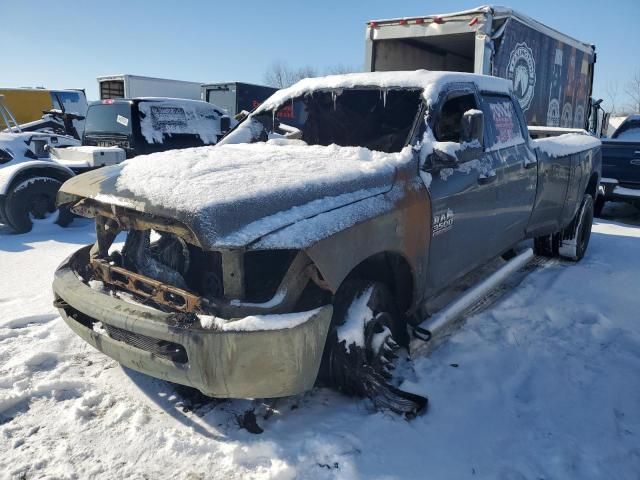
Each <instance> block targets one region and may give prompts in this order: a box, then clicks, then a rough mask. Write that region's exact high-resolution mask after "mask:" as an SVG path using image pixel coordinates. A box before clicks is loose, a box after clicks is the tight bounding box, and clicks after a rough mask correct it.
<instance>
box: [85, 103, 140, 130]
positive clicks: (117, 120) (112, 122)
mask: <svg viewBox="0 0 640 480" xmlns="http://www.w3.org/2000/svg"><path fill="white" fill-rule="evenodd" d="M85 133H110V134H113V133H118V134H122V135H129V134H130V133H131V105H130V104H129V103H112V104H98V105H91V106H90V107H89V110H87V119H86V124H85Z"/></svg>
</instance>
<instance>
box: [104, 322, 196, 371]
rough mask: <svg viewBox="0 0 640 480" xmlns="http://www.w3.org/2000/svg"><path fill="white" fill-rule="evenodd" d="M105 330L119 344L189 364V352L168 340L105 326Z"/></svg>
mask: <svg viewBox="0 0 640 480" xmlns="http://www.w3.org/2000/svg"><path fill="white" fill-rule="evenodd" d="M104 328H105V330H106V331H107V333H108V334H109V336H110V337H111V338H112V339H114V340H117V341H119V342H123V343H126V344H127V345H131V346H132V347H136V348H139V349H140V350H145V351H147V352H150V353H153V354H154V355H155V356H156V357H160V358H164V359H165V360H170V361H172V362H175V363H187V361H188V358H187V352H186V350H185V349H184V347H183V346H182V345H178V344H177V343H174V342H169V341H166V340H158V339H156V338H151V337H147V336H146V335H140V334H139V333H133V332H130V331H128V330H123V329H122V328H117V327H114V326H112V325H107V324H104Z"/></svg>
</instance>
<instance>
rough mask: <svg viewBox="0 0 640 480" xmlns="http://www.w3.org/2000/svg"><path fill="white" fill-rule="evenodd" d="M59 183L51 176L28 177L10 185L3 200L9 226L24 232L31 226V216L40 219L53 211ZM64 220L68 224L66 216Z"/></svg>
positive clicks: (18, 231)
mask: <svg viewBox="0 0 640 480" xmlns="http://www.w3.org/2000/svg"><path fill="white" fill-rule="evenodd" d="M61 185H62V182H61V181H60V180H58V179H55V178H51V177H30V178H26V179H23V180H21V181H19V182H17V183H16V184H15V185H12V186H11V188H10V189H9V192H8V194H7V197H6V201H5V215H6V217H7V222H8V223H9V226H10V227H12V228H13V230H15V231H16V232H17V233H26V232H29V231H30V230H31V228H32V226H33V223H32V222H31V217H32V216H33V218H36V219H42V218H45V217H46V216H47V214H50V213H53V212H55V210H56V193H57V192H58V190H59V189H60V186H61ZM64 221H66V224H67V225H68V224H69V220H68V218H65V219H63V223H64ZM63 226H66V225H63Z"/></svg>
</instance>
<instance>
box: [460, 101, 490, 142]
mask: <svg viewBox="0 0 640 480" xmlns="http://www.w3.org/2000/svg"><path fill="white" fill-rule="evenodd" d="M460 132H461V134H460V137H461V138H460V143H474V142H476V141H477V142H478V143H479V144H480V147H482V145H483V143H484V141H483V140H484V114H483V113H482V112H481V111H480V110H475V109H474V110H467V111H466V112H464V114H463V115H462V119H461V120H460Z"/></svg>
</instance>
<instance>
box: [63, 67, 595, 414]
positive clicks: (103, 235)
mask: <svg viewBox="0 0 640 480" xmlns="http://www.w3.org/2000/svg"><path fill="white" fill-rule="evenodd" d="M283 108H292V109H293V111H294V112H297V115H296V116H295V118H293V119H291V121H290V122H288V123H287V124H285V123H283V122H281V121H279V120H278V116H277V113H278V111H279V110H281V109H283ZM599 177H600V141H599V140H598V139H596V138H594V137H591V136H589V135H578V134H569V135H562V136H559V137H556V138H545V139H540V140H535V141H534V140H531V139H530V137H529V135H528V133H527V126H526V123H525V118H524V115H523V113H522V110H521V108H520V106H519V104H518V101H517V99H516V98H515V97H514V93H513V91H512V89H511V82H508V81H506V80H504V79H500V78H495V77H489V76H482V75H474V74H463V73H440V72H427V71H417V72H389V73H381V72H376V73H360V74H349V75H342V76H330V77H325V78H318V79H307V80H303V81H301V82H299V83H297V84H295V85H293V86H292V87H290V88H287V89H284V90H281V91H279V92H277V93H276V94H274V95H273V96H272V97H270V98H269V99H267V100H266V101H265V102H264V103H263V104H262V105H261V106H260V107H259V108H258V109H257V110H255V111H254V112H253V113H252V114H251V115H250V116H249V117H248V118H247V119H246V120H245V121H244V122H242V123H240V124H239V125H238V126H237V127H236V128H235V129H234V130H232V131H231V132H230V133H229V134H228V135H227V136H226V137H225V139H224V140H223V141H222V142H221V143H220V145H218V146H216V148H213V149H192V150H185V151H182V152H164V153H160V154H156V155H155V156H154V161H153V162H151V161H147V162H139V161H136V160H133V161H131V162H127V164H126V165H125V166H115V167H108V168H105V169H102V170H100V171H99V172H89V173H87V174H84V175H81V176H78V177H76V178H73V179H71V180H69V181H68V182H66V183H65V184H64V186H63V187H62V189H61V190H60V193H59V196H58V201H59V202H60V203H61V204H63V205H67V204H68V205H72V209H73V211H74V212H76V213H78V214H80V215H84V216H89V217H95V219H96V232H97V242H96V243H95V245H88V246H86V247H84V248H81V249H80V250H78V251H77V252H76V253H75V254H73V255H72V256H71V257H70V258H69V259H67V260H66V261H65V262H64V263H63V264H62V265H61V266H60V267H59V268H58V270H57V271H56V273H55V280H54V284H53V289H54V292H55V305H56V306H57V307H58V308H59V311H60V313H61V315H62V317H63V318H64V320H65V322H66V323H67V324H68V325H69V327H70V328H71V329H72V330H73V331H74V332H76V333H77V334H78V335H79V336H81V337H82V338H83V339H84V340H86V341H87V342H89V343H90V344H91V345H93V346H94V347H95V348H97V349H99V350H101V351H102V352H104V353H106V354H107V355H109V356H111V357H113V358H115V359H116V360H117V361H119V362H120V363H122V364H123V365H126V366H128V367H130V368H132V369H135V370H138V371H141V372H145V373H147V374H149V375H152V376H155V377H158V378H162V379H165V380H170V381H173V382H176V383H180V384H185V385H190V386H193V387H196V388H198V389H199V390H201V391H202V392H203V393H205V394H207V395H210V396H214V397H242V398H273V397H281V396H288V395H294V394H299V393H301V392H303V391H305V390H308V389H309V388H311V387H312V386H313V385H314V384H315V383H316V382H322V383H323V384H329V385H333V386H335V387H336V388H338V389H340V390H342V391H345V392H349V393H354V394H360V395H368V396H369V397H371V398H372V399H373V400H374V402H375V403H376V404H377V405H379V406H382V407H387V408H390V409H391V410H393V411H396V412H403V413H415V412H417V411H419V410H420V409H421V408H423V407H424V405H425V402H424V399H423V398H422V397H420V396H417V395H414V394H410V393H408V392H404V391H402V390H400V389H398V388H397V387H395V386H394V385H392V384H391V383H390V382H389V381H388V379H389V378H391V374H392V371H393V364H394V358H395V357H396V352H397V349H398V348H399V346H404V347H407V345H408V342H409V332H410V329H409V327H411V326H412V325H417V324H418V323H420V322H421V321H422V320H423V306H424V305H425V303H426V302H427V301H428V300H429V299H431V298H433V297H434V296H436V295H437V294H438V293H439V292H442V291H443V290H445V289H447V288H448V287H449V286H450V285H451V284H452V283H453V282H454V281H455V280H456V279H458V278H460V277H461V276H463V275H465V274H466V273H468V272H470V271H471V270H474V269H476V268H479V267H481V266H483V265H485V264H486V263H487V262H489V261H490V260H491V259H493V258H495V257H497V256H500V255H501V254H503V253H505V252H507V251H509V250H510V249H512V248H513V247H514V246H515V245H516V244H518V243H519V242H521V241H522V240H524V239H527V238H529V239H534V244H535V249H536V251H537V253H539V254H542V255H548V256H558V255H560V256H562V257H564V258H568V259H570V260H576V261H577V260H580V259H581V258H582V257H583V256H584V254H585V251H586V249H587V246H588V243H589V236H590V232H591V224H592V217H593V200H594V198H595V195H596V192H597V188H598V181H599ZM122 231H124V232H126V241H125V243H124V247H123V248H122V249H120V250H117V249H116V250H117V251H114V250H113V241H114V239H115V238H116V236H117V235H118V234H119V233H120V232H122Z"/></svg>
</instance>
